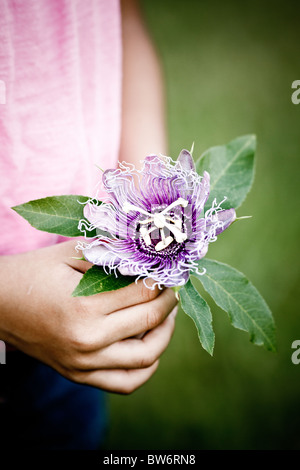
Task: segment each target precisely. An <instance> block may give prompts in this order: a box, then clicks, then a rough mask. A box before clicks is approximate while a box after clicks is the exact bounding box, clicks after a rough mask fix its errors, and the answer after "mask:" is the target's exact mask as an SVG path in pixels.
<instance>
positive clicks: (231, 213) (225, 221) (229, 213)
mask: <svg viewBox="0 0 300 470" xmlns="http://www.w3.org/2000/svg"><path fill="white" fill-rule="evenodd" d="M217 217H218V221H219V222H220V225H219V227H218V228H217V229H216V235H219V234H220V233H222V232H224V230H226V229H227V228H228V227H229V225H230V224H232V222H234V221H235V219H236V213H235V210H234V209H227V210H223V211H219V212H217Z"/></svg>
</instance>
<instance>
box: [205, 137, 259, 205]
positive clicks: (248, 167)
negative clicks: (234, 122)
mask: <svg viewBox="0 0 300 470" xmlns="http://www.w3.org/2000/svg"><path fill="white" fill-rule="evenodd" d="M255 148H256V137H255V135H245V136H242V137H238V138H236V139H234V140H232V141H231V142H229V144H227V145H219V146H217V147H212V148H210V149H208V150H207V151H206V152H204V153H203V154H202V155H201V157H200V158H199V159H198V160H197V162H196V170H197V172H198V173H199V174H200V175H203V172H204V170H206V171H208V173H209V174H210V196H209V198H208V201H207V203H206V205H205V211H206V210H208V209H209V208H210V207H211V206H212V202H213V199H214V198H216V200H217V202H218V203H219V202H221V201H222V200H223V199H224V197H225V196H226V197H227V200H226V201H225V202H224V203H223V204H222V208H223V209H230V208H231V207H233V208H235V209H237V208H238V207H239V206H240V205H241V204H242V202H243V201H244V199H245V198H246V195H247V193H248V192H249V190H250V188H251V186H252V183H253V180H254V153H255Z"/></svg>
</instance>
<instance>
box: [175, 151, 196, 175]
mask: <svg viewBox="0 0 300 470" xmlns="http://www.w3.org/2000/svg"><path fill="white" fill-rule="evenodd" d="M179 163H180V165H181V168H182V169H183V170H184V171H187V172H190V171H196V168H195V163H194V160H193V157H192V155H191V154H190V152H188V151H187V150H181V152H180V154H179V157H178V160H177V163H176V167H177V168H178V166H179Z"/></svg>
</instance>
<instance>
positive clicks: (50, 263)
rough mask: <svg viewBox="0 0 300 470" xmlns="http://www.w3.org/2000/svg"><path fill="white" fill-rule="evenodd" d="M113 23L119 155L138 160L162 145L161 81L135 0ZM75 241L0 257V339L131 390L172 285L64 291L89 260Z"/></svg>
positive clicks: (93, 381)
mask: <svg viewBox="0 0 300 470" xmlns="http://www.w3.org/2000/svg"><path fill="white" fill-rule="evenodd" d="M122 26H123V44H124V65H123V66H124V79H123V115H122V137H121V145H120V160H127V161H128V162H131V163H135V164H137V166H138V165H139V163H138V162H139V161H140V160H141V159H143V158H144V157H145V156H146V155H147V154H149V153H153V152H157V153H160V152H161V153H164V152H165V150H166V138H165V124H164V103H163V85H162V79H161V72H160V67H159V62H158V59H157V57H156V54H155V51H154V49H153V46H152V44H151V42H150V40H149V37H148V34H147V31H146V28H145V25H144V24H143V21H142V18H141V14H140V11H139V8H138V6H137V4H136V2H135V1H131V0H126V1H125V2H123V4H122ZM145 110H147V113H145ZM75 245H76V242H75V241H70V242H65V243H61V244H58V245H56V246H51V247H47V248H43V249H38V250H36V251H32V252H27V253H23V254H18V255H13V256H2V257H1V258H0V298H1V307H0V318H1V321H0V338H1V339H2V340H4V341H5V342H6V343H8V344H11V345H12V346H13V347H15V348H17V349H19V350H21V351H23V352H25V353H26V354H28V355H30V356H33V357H35V358H37V359H39V360H41V361H42V362H44V363H46V364H48V365H50V366H51V367H53V368H54V369H56V370H57V371H58V372H59V373H61V374H62V375H64V376H65V377H67V378H68V379H70V380H73V381H75V382H79V383H84V384H89V385H92V386H95V387H98V388H102V389H104V390H108V391H111V392H117V393H125V394H127V393H131V392H133V391H134V390H136V389H137V388H138V387H140V386H141V385H142V384H144V383H145V382H146V381H147V380H148V379H149V378H150V377H151V376H152V374H153V373H154V372H155V370H156V369H157V366H158V362H159V358H160V356H161V354H162V353H163V351H164V350H165V349H166V347H167V345H168V343H169V341H170V339H171V336H172V334H173V330H174V321H175V313H174V307H175V306H176V303H177V301H176V299H175V295H174V292H173V291H172V290H171V289H164V290H163V291H160V290H158V289H157V288H155V289H154V290H150V289H147V288H146V287H145V286H144V284H143V282H142V281H139V282H138V283H137V284H135V283H133V284H132V285H130V286H128V287H125V288H122V289H119V290H117V291H114V292H106V293H102V294H98V295H95V296H92V297H72V296H71V293H72V291H73V290H74V288H75V287H76V285H77V284H78V282H79V281H80V279H81V277H82V275H83V273H84V272H85V271H86V270H87V269H88V268H89V267H90V266H91V265H90V264H89V263H87V262H85V261H79V260H74V259H72V256H78V254H77V253H76V252H75V249H74V248H75ZM172 311H173V313H172V314H170V312H172ZM145 332H146V333H145ZM141 333H145V334H144V335H142V337H136V336H137V335H140V334H141Z"/></svg>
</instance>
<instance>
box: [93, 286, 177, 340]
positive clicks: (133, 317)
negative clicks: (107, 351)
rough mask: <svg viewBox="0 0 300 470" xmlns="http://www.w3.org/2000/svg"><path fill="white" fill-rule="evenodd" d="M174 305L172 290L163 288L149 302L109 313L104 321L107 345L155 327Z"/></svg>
mask: <svg viewBox="0 0 300 470" xmlns="http://www.w3.org/2000/svg"><path fill="white" fill-rule="evenodd" d="M176 305H177V300H176V298H175V294H174V292H173V291H172V290H171V289H165V290H164V291H163V292H162V293H161V294H160V295H159V296H158V297H156V298H155V299H154V300H152V301H150V302H147V303H144V304H139V305H135V306H133V307H130V308H127V309H123V310H120V311H117V312H114V313H111V314H110V315H108V316H107V322H106V338H107V339H108V341H109V342H108V343H107V345H108V344H112V343H114V342H116V341H120V340H123V339H126V338H130V337H131V336H136V335H138V334H140V333H143V332H145V331H148V330H152V329H153V328H156V327H157V326H158V325H160V324H161V323H162V322H163V321H164V320H165V318H166V317H167V316H168V315H169V313H170V312H171V311H172V310H173V309H174V307H175V306H176ZM101 341H103V338H101Z"/></svg>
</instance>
